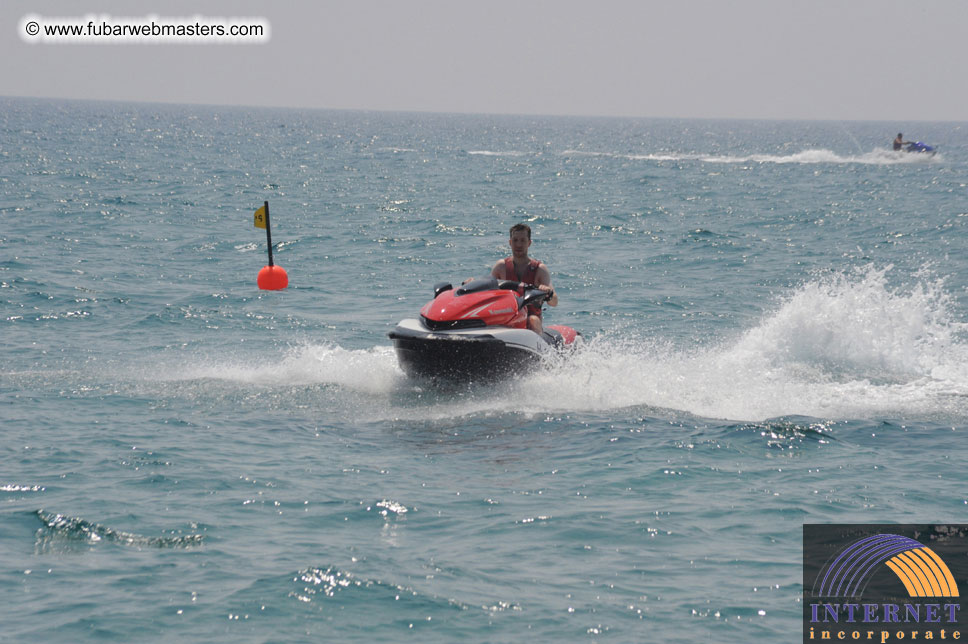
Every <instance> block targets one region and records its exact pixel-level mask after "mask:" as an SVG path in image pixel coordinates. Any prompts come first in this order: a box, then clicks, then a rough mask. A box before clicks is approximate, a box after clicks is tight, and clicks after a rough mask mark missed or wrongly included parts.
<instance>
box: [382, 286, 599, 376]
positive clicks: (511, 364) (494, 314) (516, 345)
mask: <svg viewBox="0 0 968 644" xmlns="http://www.w3.org/2000/svg"><path fill="white" fill-rule="evenodd" d="M549 296H550V293H549V292H548V291H545V290H541V289H538V288H536V287H535V286H534V285H533V284H523V283H521V282H515V281H512V280H497V279H495V278H493V277H487V278H482V279H476V280H472V281H470V282H467V283H465V284H464V285H462V286H461V287H460V288H458V289H456V290H455V289H454V288H453V286H451V285H450V284H448V283H440V284H437V285H436V286H434V299H433V300H431V301H430V302H428V303H427V304H425V305H424V307H423V308H422V309H420V318H419V319H414V318H408V319H405V320H402V321H401V322H400V323H399V324H398V325H397V326H396V328H395V329H394V330H393V331H391V332H390V339H392V340H393V346H394V349H395V350H396V353H397V359H398V360H399V361H400V367H401V368H402V369H403V370H404V371H405V372H406V373H407V374H408V375H411V376H418V377H424V378H432V379H436V380H451V381H462V380H469V379H478V378H495V377H502V376H507V375H508V374H515V373H521V372H522V371H525V370H527V369H529V368H531V367H534V366H535V365H536V364H538V363H540V361H541V360H542V359H544V358H547V357H550V356H553V355H557V354H560V353H562V352H564V351H566V350H568V349H571V348H573V347H574V346H575V345H576V343H577V342H579V338H580V337H581V336H580V334H579V333H578V332H577V331H575V330H574V329H572V328H571V327H567V326H562V325H550V326H544V327H543V328H542V329H541V332H540V333H538V332H535V331H532V330H530V329H528V326H527V325H528V317H529V315H528V311H529V310H533V307H540V305H541V303H542V302H544V301H545V300H547V299H548V298H549Z"/></svg>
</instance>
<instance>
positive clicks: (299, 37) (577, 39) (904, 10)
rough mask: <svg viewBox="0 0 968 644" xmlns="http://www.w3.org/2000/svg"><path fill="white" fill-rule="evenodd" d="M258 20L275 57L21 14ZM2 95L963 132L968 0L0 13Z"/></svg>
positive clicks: (16, 7) (36, 0) (426, 1)
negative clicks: (43, 34)
mask: <svg viewBox="0 0 968 644" xmlns="http://www.w3.org/2000/svg"><path fill="white" fill-rule="evenodd" d="M28 14H37V15H40V16H44V17H55V16H73V17H80V16H85V15H88V14H94V15H102V14H107V15H111V16H116V17H142V16H147V15H151V14H154V15H158V16H162V17H169V16H173V17H190V16H194V15H203V16H210V17H225V18H229V17H236V16H256V17H261V18H263V19H265V20H266V21H267V22H268V23H269V25H270V27H271V36H270V39H269V41H268V42H267V43H264V44H247V45H228V44H163V45H157V44H155V45H150V44H43V43H39V44H38V43H33V44H30V43H27V42H25V41H24V39H23V38H22V37H21V36H22V35H21V33H20V29H21V26H20V25H21V19H22V18H23V17H24V16H26V15H28ZM0 17H2V24H3V29H4V35H3V37H2V39H0V61H2V62H0V95H5V96H43V97H66V98H95V99H97V98H100V99H113V100H138V101H164V102H175V103H208V104H230V105H274V106H288V107H323V108H349V109H371V110H417V111H435V112H472V113H511V114H578V115H622V116H658V117H713V118H719V117H727V118H733V117H738V118H793V119H841V120H854V119H858V120H889V121H895V122H902V123H903V122H906V121H913V120H927V121H931V120H956V121H968V82H965V71H964V66H965V65H966V64H968V36H966V34H965V30H966V28H968V0H910V1H904V2H900V1H893V0H795V1H794V0H642V1H638V2H635V1H632V0H628V1H618V0H581V1H578V0H554V1H552V0H496V1H495V0H476V1H474V2H470V1H464V0H372V1H371V0H352V1H351V0H346V1H338V2H337V1H335V0H318V1H315V2H312V1H302V0H299V1H292V2H290V1H288V0H280V1H279V2H273V3H266V2H247V1H245V0H239V1H231V2H229V1H223V0H216V1H206V0H193V1H191V2H183V1H180V0H174V1H171V0H167V1H160V0H155V1H154V2H143V1H141V0H121V1H118V0H70V1H57V0H54V1H46V2H45V1H43V0H31V1H29V2H28V1H23V0H4V2H3V3H2V6H0Z"/></svg>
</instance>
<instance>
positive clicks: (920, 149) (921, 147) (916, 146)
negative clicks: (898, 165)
mask: <svg viewBox="0 0 968 644" xmlns="http://www.w3.org/2000/svg"><path fill="white" fill-rule="evenodd" d="M904 151H905V152H917V153H919V154H927V155H930V156H934V155H935V154H936V153H937V152H938V149H937V148H936V147H934V146H931V145H928V144H927V143H922V142H921V141H914V142H913V143H908V144H907V147H906V148H904Z"/></svg>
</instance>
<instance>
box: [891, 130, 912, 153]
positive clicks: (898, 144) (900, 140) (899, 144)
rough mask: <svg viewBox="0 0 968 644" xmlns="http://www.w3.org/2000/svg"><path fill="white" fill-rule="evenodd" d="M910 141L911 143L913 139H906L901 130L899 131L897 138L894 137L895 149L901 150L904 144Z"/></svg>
mask: <svg viewBox="0 0 968 644" xmlns="http://www.w3.org/2000/svg"><path fill="white" fill-rule="evenodd" d="M910 143H911V141H905V140H904V135H903V134H901V133H900V132H898V133H897V138H896V139H894V151H895V152H897V151H899V150H903V149H904V147H903V146H905V145H908V144H910Z"/></svg>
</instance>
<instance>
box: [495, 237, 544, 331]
mask: <svg viewBox="0 0 968 644" xmlns="http://www.w3.org/2000/svg"><path fill="white" fill-rule="evenodd" d="M508 245H510V246H511V256H510V257H506V258H504V259H501V260H498V261H497V262H495V264H494V267H493V268H492V269H491V277H494V278H495V279H499V280H514V281H515V282H524V283H525V284H534V285H535V286H537V287H538V288H539V289H541V290H542V291H546V292H549V293H551V296H550V297H549V298H548V299H547V300H545V301H546V302H547V303H548V304H549V305H550V306H558V294H557V293H555V289H554V287H552V286H551V273H550V272H549V271H548V267H547V266H545V265H544V264H543V263H542V262H540V261H538V260H536V259H531V258H530V257H528V248H530V247H531V227H530V226H528V225H527V224H515V225H513V226H511V237H510V239H509V240H508ZM528 328H529V329H531V330H532V331H534V332H535V333H538V334H541V332H542V331H544V327H543V326H542V324H541V305H540V304H538V305H529V306H528Z"/></svg>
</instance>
